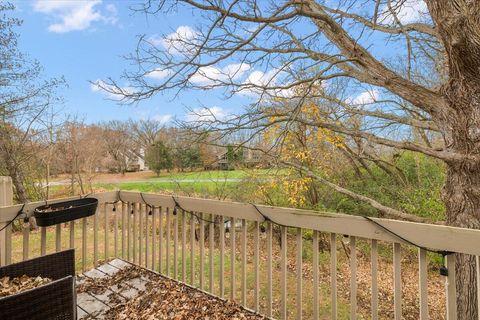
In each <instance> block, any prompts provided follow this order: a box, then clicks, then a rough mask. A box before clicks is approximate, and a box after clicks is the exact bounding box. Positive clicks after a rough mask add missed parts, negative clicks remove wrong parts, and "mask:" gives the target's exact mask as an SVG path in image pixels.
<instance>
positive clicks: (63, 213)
mask: <svg viewBox="0 0 480 320" xmlns="http://www.w3.org/2000/svg"><path fill="white" fill-rule="evenodd" d="M97 205H98V199H95V198H83V199H75V200H70V201H63V202H57V203H53V204H47V205H43V206H40V207H37V208H35V211H34V212H33V215H34V217H35V220H36V221H37V225H38V226H39V227H48V226H53V225H55V224H59V223H62V222H68V221H72V220H76V219H80V218H84V217H88V216H91V215H93V214H95V211H96V210H97Z"/></svg>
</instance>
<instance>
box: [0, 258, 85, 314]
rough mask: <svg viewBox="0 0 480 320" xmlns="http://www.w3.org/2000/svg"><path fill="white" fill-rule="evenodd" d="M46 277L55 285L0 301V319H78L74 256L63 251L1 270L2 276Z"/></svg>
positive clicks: (0, 268) (0, 275) (46, 285)
mask: <svg viewBox="0 0 480 320" xmlns="http://www.w3.org/2000/svg"><path fill="white" fill-rule="evenodd" d="M23 275H27V276H29V277H37V276H40V277H46V278H50V279H51V280H52V282H50V283H47V284H44V285H42V286H39V287H36V288H33V289H29V290H25V291H23V292H20V293H17V294H14V295H10V296H6V297H1V298H0V319H2V320H3V319H5V320H7V319H8V320H25V319H28V320H46V319H48V320H50V319H51V320H53V319H54V320H75V319H76V293H75V253H74V250H73V249H70V250H65V251H60V252H57V253H53V254H49V255H45V256H43V257H38V258H34V259H30V260H26V261H23V262H19V263H14V264H10V265H8V266H5V267H0V277H6V276H8V277H10V278H14V277H20V276H23Z"/></svg>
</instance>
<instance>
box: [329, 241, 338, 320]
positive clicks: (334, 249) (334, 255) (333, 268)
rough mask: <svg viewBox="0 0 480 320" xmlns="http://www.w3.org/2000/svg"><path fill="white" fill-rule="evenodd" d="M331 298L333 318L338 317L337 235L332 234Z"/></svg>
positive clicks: (334, 319) (333, 319)
mask: <svg viewBox="0 0 480 320" xmlns="http://www.w3.org/2000/svg"><path fill="white" fill-rule="evenodd" d="M330 299H331V309H332V310H331V318H332V320H336V319H337V235H336V234H335V233H331V234H330Z"/></svg>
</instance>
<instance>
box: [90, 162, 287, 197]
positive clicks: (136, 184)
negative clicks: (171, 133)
mask: <svg viewBox="0 0 480 320" xmlns="http://www.w3.org/2000/svg"><path fill="white" fill-rule="evenodd" d="M283 172H285V171H284V170H283V169H245V170H213V171H195V172H174V173H168V172H162V173H161V175H160V176H159V177H156V176H151V177H149V178H147V179H144V180H142V181H118V182H117V181H116V182H98V183H95V187H97V188H101V189H106V190H115V189H121V190H130V191H140V192H162V191H163V192H165V191H167V192H173V193H181V194H187V195H198V194H202V195H209V196H211V197H214V198H219V199H225V198H230V196H231V195H232V194H236V193H237V191H239V188H242V189H243V187H244V185H245V184H248V183H251V184H253V183H255V181H259V180H265V179H269V177H271V176H272V175H279V174H282V173H283Z"/></svg>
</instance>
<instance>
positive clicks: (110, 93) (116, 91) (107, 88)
mask: <svg viewBox="0 0 480 320" xmlns="http://www.w3.org/2000/svg"><path fill="white" fill-rule="evenodd" d="M90 90H91V91H92V92H100V93H103V94H105V95H106V96H107V97H108V98H109V99H113V100H121V99H123V98H124V95H123V94H122V92H123V93H125V94H130V93H133V89H132V88H130V87H122V88H115V87H114V86H111V85H109V84H107V83H105V82H104V81H103V80H100V79H97V80H96V81H95V82H93V83H91V84H90Z"/></svg>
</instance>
